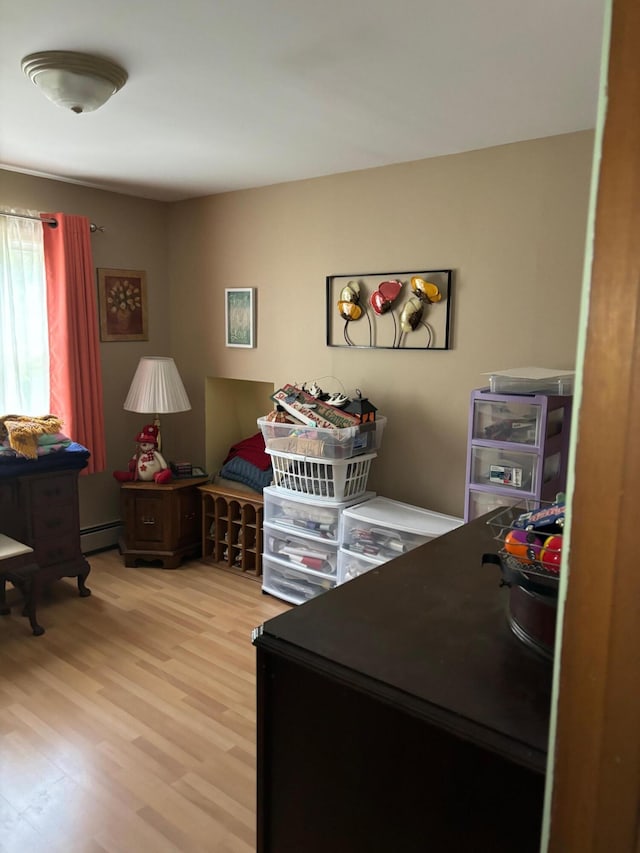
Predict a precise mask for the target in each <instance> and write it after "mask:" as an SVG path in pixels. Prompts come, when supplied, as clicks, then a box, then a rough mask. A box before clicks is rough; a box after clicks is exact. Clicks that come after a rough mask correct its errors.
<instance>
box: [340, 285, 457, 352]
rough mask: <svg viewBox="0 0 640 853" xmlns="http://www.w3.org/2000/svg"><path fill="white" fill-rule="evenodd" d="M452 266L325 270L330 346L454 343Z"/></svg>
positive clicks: (425, 346)
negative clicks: (336, 272) (343, 272)
mask: <svg viewBox="0 0 640 853" xmlns="http://www.w3.org/2000/svg"><path fill="white" fill-rule="evenodd" d="M452 272H453V271H452V270H412V271H410V272H390V273H389V272H384V273H364V274H362V273H355V274H353V275H331V276H327V346H330V347H361V348H365V349H366V348H376V349H401V350H408V349H451V340H450V331H449V324H450V320H451V285H452Z"/></svg>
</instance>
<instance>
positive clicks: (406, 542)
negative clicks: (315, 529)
mask: <svg viewBox="0 0 640 853" xmlns="http://www.w3.org/2000/svg"><path fill="white" fill-rule="evenodd" d="M462 523H463V522H462V519H461V518H456V517H454V516H452V515H444V514H443V513H439V512H432V511H431V510H428V509H422V508H421V507H417V506H411V505H410V504H405V503H401V502H400V501H393V500H390V499H389V498H382V497H378V498H373V500H370V501H367V503H365V504H359V505H358V506H355V507H351V508H349V509H346V510H344V512H343V513H342V521H341V526H342V532H341V538H340V544H341V547H342V548H344V549H345V550H347V551H350V552H353V553H355V554H358V555H360V556H363V557H367V558H369V559H374V560H376V559H377V560H380V561H381V562H386V561H387V560H392V559H393V558H394V557H398V556H399V555H400V554H404V553H406V552H407V551H411V550H412V549H413V548H417V547H418V545H423V544H424V543H425V542H428V541H429V540H430V539H435V538H436V537H437V536H442V535H443V534H444V533H449V532H450V531H451V530H455V528H456V527H460V525H461V524H462Z"/></svg>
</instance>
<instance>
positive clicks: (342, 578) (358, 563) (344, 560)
mask: <svg viewBox="0 0 640 853" xmlns="http://www.w3.org/2000/svg"><path fill="white" fill-rule="evenodd" d="M385 562H386V561H385V560H380V559H377V558H375V557H364V556H362V555H361V554H354V553H352V552H351V551H344V550H343V549H342V548H340V550H339V551H338V583H339V584H342V583H346V582H347V581H351V580H353V579H354V578H357V577H359V576H360V575H364V574H365V573H366V572H370V571H371V569H376V568H378V566H381V565H382V564H383V563H385Z"/></svg>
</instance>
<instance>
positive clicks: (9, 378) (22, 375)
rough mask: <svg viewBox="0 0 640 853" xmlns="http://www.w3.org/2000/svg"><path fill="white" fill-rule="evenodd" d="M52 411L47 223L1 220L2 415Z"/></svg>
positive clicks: (0, 341) (0, 377)
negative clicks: (47, 282) (44, 247)
mask: <svg viewBox="0 0 640 853" xmlns="http://www.w3.org/2000/svg"><path fill="white" fill-rule="evenodd" d="M24 212H25V213H26V211H24ZM31 215H37V214H31ZM48 412H49V343H48V325H47V291H46V278H45V266H44V249H43V235H42V223H41V222H39V221H35V220H30V219H20V218H17V217H9V216H0V415H2V414H25V415H43V414H47V413H48Z"/></svg>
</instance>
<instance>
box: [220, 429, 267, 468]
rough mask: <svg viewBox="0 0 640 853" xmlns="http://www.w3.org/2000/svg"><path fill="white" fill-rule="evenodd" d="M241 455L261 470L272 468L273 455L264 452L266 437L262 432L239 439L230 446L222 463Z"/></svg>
mask: <svg viewBox="0 0 640 853" xmlns="http://www.w3.org/2000/svg"><path fill="white" fill-rule="evenodd" d="M236 456H239V457H240V458H241V459H244V460H245V462H250V463H251V464H252V465H255V466H256V468H259V469H260V470H261V471H266V470H267V469H268V468H271V457H270V456H269V455H268V454H267V453H265V452H264V438H263V437H262V433H261V432H257V433H256V434H255V435H252V436H250V437H249V438H245V439H243V440H242V441H239V442H238V443H237V444H234V445H232V446H231V447H230V448H229V453H228V454H227V458H226V459H225V460H224V462H223V463H222V464H223V465H225V464H226V463H227V462H229V461H230V460H231V459H233V458H234V457H236Z"/></svg>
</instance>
